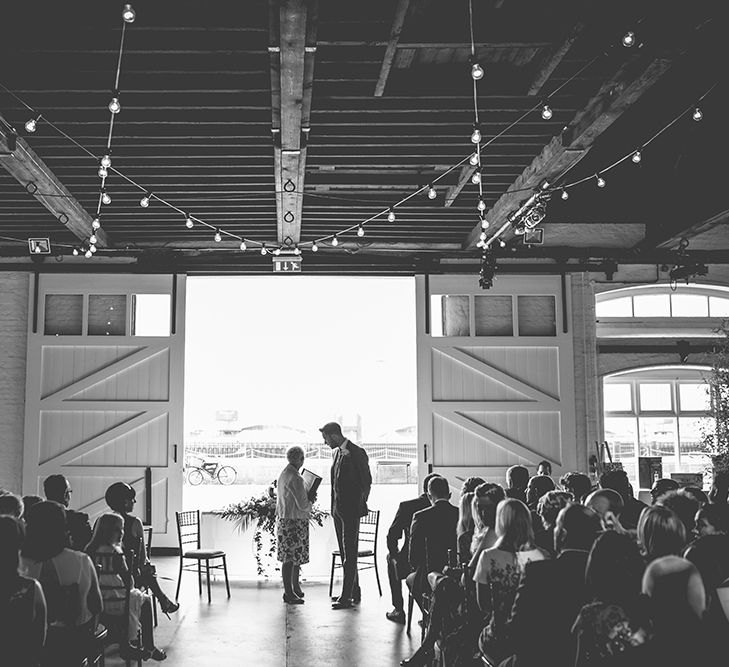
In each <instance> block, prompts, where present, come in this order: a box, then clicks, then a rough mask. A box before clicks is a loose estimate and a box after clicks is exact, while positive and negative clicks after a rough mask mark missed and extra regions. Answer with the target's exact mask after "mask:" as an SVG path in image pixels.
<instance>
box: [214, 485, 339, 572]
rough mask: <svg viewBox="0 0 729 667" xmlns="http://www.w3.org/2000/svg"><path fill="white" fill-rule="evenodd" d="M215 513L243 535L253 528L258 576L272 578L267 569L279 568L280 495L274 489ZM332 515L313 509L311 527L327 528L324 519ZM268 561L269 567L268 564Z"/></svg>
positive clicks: (316, 508) (317, 508) (310, 517)
mask: <svg viewBox="0 0 729 667" xmlns="http://www.w3.org/2000/svg"><path fill="white" fill-rule="evenodd" d="M213 514H215V515H217V516H219V517H220V518H221V519H225V520H226V521H232V522H233V523H234V524H235V526H236V528H237V529H238V532H240V533H243V532H245V531H246V530H248V529H249V528H250V527H251V526H253V527H254V531H253V544H254V546H255V557H256V570H257V572H258V576H268V574H267V570H268V568H269V567H270V565H271V564H274V569H276V570H278V569H279V567H278V566H277V565H275V563H276V561H275V556H276V494H275V491H274V489H273V486H271V487H270V488H269V490H268V491H267V492H266V493H262V494H261V495H260V496H253V497H251V498H249V499H248V500H245V501H243V502H239V503H231V504H230V505H228V506H227V507H224V508H223V509H222V510H217V511H215V512H213ZM328 516H329V512H326V511H324V510H322V509H320V508H319V507H317V506H316V505H314V507H313V508H312V510H311V515H310V516H309V524H311V525H317V526H320V527H321V526H323V525H324V519H326V518H327V517H328ZM264 533H266V534H267V535H268V536H269V539H268V547H267V548H266V549H265V550H264V544H263V543H264ZM264 559H265V561H266V565H264Z"/></svg>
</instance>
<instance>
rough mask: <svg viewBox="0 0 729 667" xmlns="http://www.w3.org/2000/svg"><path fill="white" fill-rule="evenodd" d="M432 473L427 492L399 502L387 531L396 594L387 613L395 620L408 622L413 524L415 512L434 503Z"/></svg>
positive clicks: (392, 589) (389, 572) (389, 567)
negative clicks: (406, 582)
mask: <svg viewBox="0 0 729 667" xmlns="http://www.w3.org/2000/svg"><path fill="white" fill-rule="evenodd" d="M438 476H439V475H437V474H436V473H431V474H430V475H428V476H427V477H426V478H425V479H424V480H423V493H422V494H421V495H419V496H418V497H417V498H413V499H411V500H404V501H403V502H401V503H400V504H399V505H398V508H397V512H395V518H394V519H393V520H392V525H391V526H390V530H388V531H387V578H388V580H389V582H390V593H391V595H392V607H393V608H392V611H388V612H387V613H386V614H385V616H386V617H387V618H388V619H390V620H391V621H394V622H395V623H405V610H404V606H403V599H402V583H401V582H402V580H403V579H405V577H407V576H408V574H410V561H409V551H408V549H409V542H410V524H411V523H412V522H413V515H414V514H415V513H416V512H419V511H420V510H424V509H427V508H428V507H430V498H428V483H429V482H430V480H431V479H433V477H438ZM401 537H404V538H405V540H404V541H403V544H402V547H398V542H399V541H400V538H401Z"/></svg>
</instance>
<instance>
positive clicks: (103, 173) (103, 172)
mask: <svg viewBox="0 0 729 667" xmlns="http://www.w3.org/2000/svg"><path fill="white" fill-rule="evenodd" d="M98 174H99V178H106V177H107V176H108V175H109V172H108V171H107V170H106V167H99V171H98Z"/></svg>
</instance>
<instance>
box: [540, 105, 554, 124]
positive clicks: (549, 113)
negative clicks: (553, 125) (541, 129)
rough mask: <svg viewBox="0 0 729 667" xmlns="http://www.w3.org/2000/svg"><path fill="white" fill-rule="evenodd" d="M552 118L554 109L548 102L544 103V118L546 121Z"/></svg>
mask: <svg viewBox="0 0 729 667" xmlns="http://www.w3.org/2000/svg"><path fill="white" fill-rule="evenodd" d="M551 117H552V109H551V107H550V106H549V104H547V103H546V102H545V103H544V106H543V107H542V118H543V119H544V120H549V119H550V118H551Z"/></svg>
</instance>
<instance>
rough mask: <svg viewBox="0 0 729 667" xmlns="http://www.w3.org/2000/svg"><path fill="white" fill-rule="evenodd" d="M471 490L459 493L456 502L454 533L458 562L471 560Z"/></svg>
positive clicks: (472, 527)
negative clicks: (456, 515)
mask: <svg viewBox="0 0 729 667" xmlns="http://www.w3.org/2000/svg"><path fill="white" fill-rule="evenodd" d="M475 495H476V494H475V493H474V492H473V491H467V492H466V493H464V494H463V495H461V499H460V501H459V503H458V525H457V526H456V535H457V537H458V562H459V563H468V561H470V560H471V542H472V541H473V530H474V522H473V508H472V505H473V499H474V497H475Z"/></svg>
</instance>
